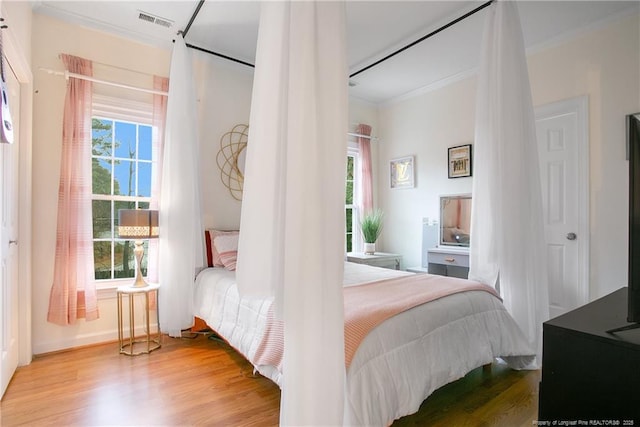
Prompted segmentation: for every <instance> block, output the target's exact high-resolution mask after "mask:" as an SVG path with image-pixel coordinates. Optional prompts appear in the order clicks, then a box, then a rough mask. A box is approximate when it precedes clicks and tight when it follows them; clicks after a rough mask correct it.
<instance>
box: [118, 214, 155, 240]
mask: <svg viewBox="0 0 640 427" xmlns="http://www.w3.org/2000/svg"><path fill="white" fill-rule="evenodd" d="M118 235H119V236H120V237H126V238H130V239H153V238H156V237H158V211H156V210H149V209H120V210H119V211H118Z"/></svg>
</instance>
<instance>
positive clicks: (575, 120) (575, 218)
mask: <svg viewBox="0 0 640 427" xmlns="http://www.w3.org/2000/svg"><path fill="white" fill-rule="evenodd" d="M587 102H588V101H587V98H586V97H580V98H574V99H570V100H567V101H561V102H556V103H553V104H548V105H544V106H541V107H538V108H536V132H537V138H538V153H539V156H540V179H541V184H542V206H543V210H544V225H545V237H546V244H547V260H548V266H549V314H550V317H551V318H554V317H557V316H559V315H561V314H563V313H566V312H567V311H570V310H573V309H574V308H576V307H579V306H581V305H583V304H586V303H587V302H588V299H589V286H588V283H589V281H588V278H589V262H588V260H589V258H588V256H589V221H588V212H589V200H588V197H589V172H588V171H589V156H588V152H589V144H588V136H587V135H588V133H587V129H588V126H587V121H588V118H587V117H588V116H587V106H588V103H587Z"/></svg>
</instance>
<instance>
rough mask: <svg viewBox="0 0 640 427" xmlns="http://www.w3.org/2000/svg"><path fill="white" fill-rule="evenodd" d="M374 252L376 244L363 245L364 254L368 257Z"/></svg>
mask: <svg viewBox="0 0 640 427" xmlns="http://www.w3.org/2000/svg"><path fill="white" fill-rule="evenodd" d="M375 252H376V244H375V242H374V243H365V244H364V253H365V254H368V255H373V254H374V253H375Z"/></svg>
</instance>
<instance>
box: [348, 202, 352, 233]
mask: <svg viewBox="0 0 640 427" xmlns="http://www.w3.org/2000/svg"><path fill="white" fill-rule="evenodd" d="M351 232H353V209H351V208H347V233H351Z"/></svg>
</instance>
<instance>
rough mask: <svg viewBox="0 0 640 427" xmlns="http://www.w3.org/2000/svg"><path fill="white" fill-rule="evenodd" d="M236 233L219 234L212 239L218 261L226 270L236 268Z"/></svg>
mask: <svg viewBox="0 0 640 427" xmlns="http://www.w3.org/2000/svg"><path fill="white" fill-rule="evenodd" d="M238 237H239V235H238V233H234V234H230V233H227V234H220V235H218V236H216V237H215V238H214V239H213V246H214V247H215V248H216V251H217V252H218V254H219V256H220V262H221V263H222V265H223V266H224V268H226V269H227V270H231V271H234V270H235V269H236V260H237V259H238Z"/></svg>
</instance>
